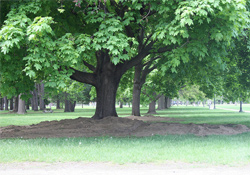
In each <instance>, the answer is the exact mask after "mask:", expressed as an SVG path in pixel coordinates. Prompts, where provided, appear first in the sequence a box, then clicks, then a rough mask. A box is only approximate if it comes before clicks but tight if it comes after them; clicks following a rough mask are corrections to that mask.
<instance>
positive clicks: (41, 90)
mask: <svg viewBox="0 0 250 175" xmlns="http://www.w3.org/2000/svg"><path fill="white" fill-rule="evenodd" d="M38 94H39V102H40V103H39V107H40V110H44V109H45V108H44V106H45V105H44V83H42V82H41V83H40V84H38Z"/></svg>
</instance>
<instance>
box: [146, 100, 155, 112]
mask: <svg viewBox="0 0 250 175" xmlns="http://www.w3.org/2000/svg"><path fill="white" fill-rule="evenodd" d="M155 104H156V102H155V101H152V102H151V103H149V108H148V114H156V110H155Z"/></svg>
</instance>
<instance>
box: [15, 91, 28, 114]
mask: <svg viewBox="0 0 250 175" xmlns="http://www.w3.org/2000/svg"><path fill="white" fill-rule="evenodd" d="M17 113H18V114H25V113H26V110H25V101H24V100H22V99H21V94H20V95H19V97H18V110H17Z"/></svg>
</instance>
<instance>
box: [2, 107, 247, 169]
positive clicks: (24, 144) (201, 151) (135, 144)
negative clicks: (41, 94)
mask: <svg viewBox="0 0 250 175" xmlns="http://www.w3.org/2000/svg"><path fill="white" fill-rule="evenodd" d="M146 112H147V109H146V108H142V114H145V113H146ZM130 113H131V108H123V109H118V114H119V115H120V116H121V117H122V116H129V115H130ZM93 114H94V109H93V108H84V109H81V108H77V109H76V112H75V113H63V111H62V110H56V111H55V112H54V113H46V114H43V113H42V112H40V111H39V112H32V111H29V112H28V113H27V114H25V115H16V114H5V113H3V112H2V111H1V113H0V126H7V125H13V124H15V125H29V124H35V123H39V122H40V121H44V120H60V119H65V118H77V117H80V116H81V117H91V116H92V115H93ZM157 116H162V117H174V118H178V119H180V120H181V121H178V122H180V123H209V124H229V123H230V124H245V125H247V126H248V127H250V114H249V113H238V112H234V111H225V110H219V109H216V110H209V109H208V108H203V107H191V106H188V107H186V106H179V107H177V106H174V107H172V108H171V109H168V110H162V111H158V114H157ZM175 122H177V121H175ZM26 161H40V162H72V161H83V162H114V163H121V164H123V163H147V162H156V163H159V162H164V161H182V162H189V163H191V162H199V163H208V164H216V165H222V164H226V165H239V164H249V163H250V133H244V134H239V135H234V136H206V137H198V136H193V135H183V136H179V135H167V136H152V137H143V138H135V137H125V138H114V137H94V138H51V139H44V138H39V139H2V140H0V162H1V163H6V162H26Z"/></svg>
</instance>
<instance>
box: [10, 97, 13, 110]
mask: <svg viewBox="0 0 250 175" xmlns="http://www.w3.org/2000/svg"><path fill="white" fill-rule="evenodd" d="M13 109H14V105H13V97H12V98H11V99H10V110H13Z"/></svg>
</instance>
